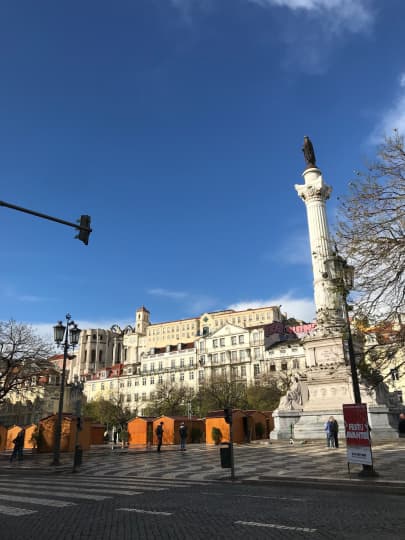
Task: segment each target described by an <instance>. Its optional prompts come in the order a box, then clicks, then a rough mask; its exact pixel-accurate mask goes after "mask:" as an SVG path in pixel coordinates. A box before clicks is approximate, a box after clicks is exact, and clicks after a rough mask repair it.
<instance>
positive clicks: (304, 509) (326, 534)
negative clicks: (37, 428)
mask: <svg viewBox="0 0 405 540" xmlns="http://www.w3.org/2000/svg"><path fill="white" fill-rule="evenodd" d="M159 488H161V490H159ZM404 502H405V498H404V496H400V495H390V494H383V493H381V492H378V491H370V492H367V491H364V490H358V489H356V488H351V489H347V490H344V489H340V490H339V491H333V490H332V489H314V488H306V487H302V486H299V487H291V486H288V487H287V486H271V485H246V484H240V483H235V484H230V483H197V482H196V483H194V484H189V485H183V484H182V483H180V482H177V483H176V481H172V482H170V481H167V480H166V481H162V480H159V479H140V478H137V479H130V478H124V479H122V478H121V479H117V478H106V477H103V478H102V479H100V478H96V477H94V476H83V475H80V476H63V475H50V476H48V477H44V476H36V475H29V478H28V477H27V476H24V475H19V474H11V475H8V476H1V477H0V539H1V540H73V539H74V540H82V539H86V540H93V539H94V540H116V539H117V540H134V539H142V540H144V539H145V540H149V539H169V538H170V539H192V540H197V539H204V540H206V539H207V538H213V539H230V538H243V539H244V540H246V539H256V538H257V539H261V538H267V539H268V538H271V539H295V538H297V539H301V538H305V539H308V540H317V539H320V538H328V539H338V540H339V539H342V540H343V539H356V540H357V539H367V540H373V539H376V540H377V539H378V540H401V539H404V538H405V516H404V512H403V506H404ZM10 508H11V510H10ZM7 512H8V513H7Z"/></svg>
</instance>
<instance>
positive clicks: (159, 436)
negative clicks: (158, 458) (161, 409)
mask: <svg viewBox="0 0 405 540" xmlns="http://www.w3.org/2000/svg"><path fill="white" fill-rule="evenodd" d="M156 437H157V441H158V444H157V451H158V452H160V448H161V446H162V442H163V422H160V424H159V425H158V427H157V428H156Z"/></svg>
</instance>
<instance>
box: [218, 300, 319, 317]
mask: <svg viewBox="0 0 405 540" xmlns="http://www.w3.org/2000/svg"><path fill="white" fill-rule="evenodd" d="M265 306H281V311H282V313H287V316H288V317H295V318H296V319H302V320H304V321H306V322H312V320H313V319H314V317H315V304H314V301H313V299H312V298H294V297H293V295H292V294H291V293H287V294H284V295H282V296H279V297H277V298H269V299H264V300H260V299H258V300H245V301H242V302H237V303H235V304H232V305H230V306H229V307H228V309H234V310H236V311H243V310H244V309H249V308H252V309H253V308H258V307H265Z"/></svg>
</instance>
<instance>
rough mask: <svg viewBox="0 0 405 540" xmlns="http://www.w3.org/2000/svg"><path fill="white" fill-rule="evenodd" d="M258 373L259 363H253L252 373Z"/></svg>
mask: <svg viewBox="0 0 405 540" xmlns="http://www.w3.org/2000/svg"><path fill="white" fill-rule="evenodd" d="M259 373H260V366H259V364H253V374H254V375H259Z"/></svg>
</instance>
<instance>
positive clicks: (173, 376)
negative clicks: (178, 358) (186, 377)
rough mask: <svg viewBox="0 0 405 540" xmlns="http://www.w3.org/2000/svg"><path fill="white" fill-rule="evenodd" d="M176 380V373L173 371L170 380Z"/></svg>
mask: <svg viewBox="0 0 405 540" xmlns="http://www.w3.org/2000/svg"><path fill="white" fill-rule="evenodd" d="M175 380H176V374H175V373H171V375H170V382H175Z"/></svg>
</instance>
